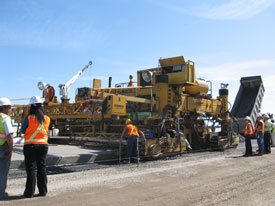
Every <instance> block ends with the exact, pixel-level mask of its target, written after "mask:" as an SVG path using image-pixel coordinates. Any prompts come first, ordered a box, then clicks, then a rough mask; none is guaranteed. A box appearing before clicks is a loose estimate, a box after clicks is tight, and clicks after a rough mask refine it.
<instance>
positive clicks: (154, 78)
mask: <svg viewBox="0 0 275 206" xmlns="http://www.w3.org/2000/svg"><path fill="white" fill-rule="evenodd" d="M89 65H91V62H90V63H89ZM87 66H88V65H87ZM87 66H86V67H87ZM110 80H111V78H109V87H108V88H101V80H100V79H94V80H93V88H88V87H83V88H78V89H77V92H76V96H75V103H69V101H68V98H67V95H63V96H62V102H61V103H59V102H57V100H56V99H57V98H56V97H53V93H54V92H51V93H50V94H51V98H46V97H45V101H46V102H45V104H44V106H43V107H44V111H45V113H46V114H47V115H48V116H50V118H51V120H52V126H53V127H54V128H57V129H58V130H59V135H60V136H80V137H87V139H88V138H91V139H92V140H93V141H107V142H116V141H119V138H120V134H121V132H122V130H123V128H124V126H125V120H126V119H128V118H130V119H131V120H132V121H133V124H135V125H137V126H138V127H139V128H140V129H141V130H142V131H143V132H144V133H145V136H146V139H147V141H146V143H145V142H140V150H141V154H142V155H145V156H157V155H162V154H167V153H180V152H184V151H187V150H188V149H191V148H193V149H195V150H200V149H210V148H212V149H225V148H229V147H235V146H237V145H238V142H239V136H238V133H237V132H234V131H233V129H232V125H233V119H232V118H231V117H230V115H229V111H228V104H229V103H228V93H229V92H228V88H227V87H228V85H227V84H222V85H221V88H220V89H219V96H218V97H217V98H212V95H211V94H209V87H211V84H210V82H207V81H205V80H203V79H196V73H195V64H194V62H193V61H190V60H188V61H186V60H185V59H184V57H183V56H178V57H173V58H165V59H159V66H158V67H156V68H150V69H145V70H139V71H137V85H136V86H131V87H124V86H123V84H116V86H115V87H113V88H112V87H111V81H110ZM40 86H41V89H47V88H48V87H45V86H46V85H43V84H42V83H40ZM60 88H62V89H63V91H64V90H66V88H65V89H64V85H63V87H62V85H61V86H60ZM211 90H212V88H211V89H210V91H211ZM43 94H44V96H46V95H47V91H43ZM28 110H29V106H28V105H23V106H19V105H17V107H14V108H13V110H12V111H13V114H12V118H13V119H14V121H15V122H16V123H18V124H19V125H20V124H21V123H22V122H23V118H24V117H25V116H26V115H27V114H28ZM217 128H218V131H215V129H217Z"/></svg>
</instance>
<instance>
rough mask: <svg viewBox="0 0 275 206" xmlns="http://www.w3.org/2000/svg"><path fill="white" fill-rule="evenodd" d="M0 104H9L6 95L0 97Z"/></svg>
mask: <svg viewBox="0 0 275 206" xmlns="http://www.w3.org/2000/svg"><path fill="white" fill-rule="evenodd" d="M0 106H11V101H10V100H9V99H8V98H7V97H2V98H0Z"/></svg>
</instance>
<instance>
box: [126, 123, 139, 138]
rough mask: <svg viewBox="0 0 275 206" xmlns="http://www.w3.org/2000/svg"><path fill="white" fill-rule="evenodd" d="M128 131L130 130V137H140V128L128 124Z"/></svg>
mask: <svg viewBox="0 0 275 206" xmlns="http://www.w3.org/2000/svg"><path fill="white" fill-rule="evenodd" d="M126 127H127V129H128V136H129V137H130V136H139V134H138V128H137V127H136V126H134V125H132V124H128V125H126Z"/></svg>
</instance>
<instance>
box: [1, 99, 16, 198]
mask: <svg viewBox="0 0 275 206" xmlns="http://www.w3.org/2000/svg"><path fill="white" fill-rule="evenodd" d="M10 112H11V102H10V100H9V99H8V98H6V97H3V98H0V199H1V200H2V199H5V198H7V197H8V193H7V192H6V187H7V180H8V173H9V169H10V162H11V155H12V149H13V133H14V132H13V128H12V123H11V119H10V117H9V115H8V114H9V113H10Z"/></svg>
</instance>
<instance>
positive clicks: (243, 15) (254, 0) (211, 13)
mask: <svg viewBox="0 0 275 206" xmlns="http://www.w3.org/2000/svg"><path fill="white" fill-rule="evenodd" d="M159 5H160V6H162V7H164V8H166V9H170V10H174V11H177V12H183V13H185V14H189V15H192V16H198V17H202V18H207V19H217V20H233V19H234V20H236V19H248V18H250V17H253V16H255V15H257V14H259V13H261V12H262V11H264V10H265V9H267V8H269V7H272V6H274V5H275V0H230V1H227V2H226V3H223V4H218V5H210V4H202V5H200V6H199V7H197V8H186V7H185V6H181V5H179V4H176V3H175V4H172V3H166V2H161V3H159Z"/></svg>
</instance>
